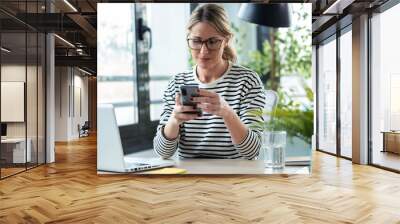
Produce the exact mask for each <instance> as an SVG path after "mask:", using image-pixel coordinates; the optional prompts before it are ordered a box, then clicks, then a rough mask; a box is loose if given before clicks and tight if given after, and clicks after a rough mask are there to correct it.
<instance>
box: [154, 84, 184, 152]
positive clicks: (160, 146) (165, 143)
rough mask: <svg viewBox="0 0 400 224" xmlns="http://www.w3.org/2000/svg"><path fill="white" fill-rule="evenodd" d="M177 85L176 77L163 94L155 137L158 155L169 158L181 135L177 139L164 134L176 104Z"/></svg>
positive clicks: (155, 149)
mask: <svg viewBox="0 0 400 224" xmlns="http://www.w3.org/2000/svg"><path fill="white" fill-rule="evenodd" d="M175 95H176V85H175V79H172V80H171V81H170V82H169V84H168V88H167V90H165V92H164V96H163V112H162V114H161V117H160V124H159V125H158V127H157V133H156V136H155V137H154V139H153V147H154V151H155V153H156V154H157V155H159V156H161V157H162V158H164V159H167V158H169V157H171V156H173V155H174V153H175V151H176V149H177V148H178V142H179V136H178V137H177V138H176V139H173V140H169V139H167V138H166V137H165V136H164V127H165V125H166V124H167V122H168V119H169V118H170V116H171V113H172V111H173V109H174V106H175Z"/></svg>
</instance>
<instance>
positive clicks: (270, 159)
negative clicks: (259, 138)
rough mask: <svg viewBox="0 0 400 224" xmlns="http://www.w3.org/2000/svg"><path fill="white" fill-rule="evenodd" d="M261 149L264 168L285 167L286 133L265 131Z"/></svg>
mask: <svg viewBox="0 0 400 224" xmlns="http://www.w3.org/2000/svg"><path fill="white" fill-rule="evenodd" d="M262 147H263V150H264V163H265V166H266V167H269V168H284V167H285V147H286V131H265V132H264V133H263V142H262Z"/></svg>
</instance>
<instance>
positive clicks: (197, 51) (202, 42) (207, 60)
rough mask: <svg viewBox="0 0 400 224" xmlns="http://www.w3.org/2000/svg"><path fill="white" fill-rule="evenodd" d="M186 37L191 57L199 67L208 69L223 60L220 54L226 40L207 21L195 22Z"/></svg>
mask: <svg viewBox="0 0 400 224" xmlns="http://www.w3.org/2000/svg"><path fill="white" fill-rule="evenodd" d="M188 39H189V40H188V43H189V48H190V51H191V53H192V58H193V59H194V60H195V61H196V64H197V65H198V66H200V67H201V68H203V69H210V68H213V67H215V66H216V65H218V64H219V63H222V62H223V60H222V54H223V52H224V47H225V46H226V45H227V40H226V38H224V37H223V36H222V35H221V34H220V33H218V32H217V30H215V29H214V27H213V26H211V25H210V24H208V23H207V22H198V23H197V24H195V25H194V26H193V27H192V29H191V31H190V34H189V36H188ZM206 41H207V44H206ZM206 45H207V46H206Z"/></svg>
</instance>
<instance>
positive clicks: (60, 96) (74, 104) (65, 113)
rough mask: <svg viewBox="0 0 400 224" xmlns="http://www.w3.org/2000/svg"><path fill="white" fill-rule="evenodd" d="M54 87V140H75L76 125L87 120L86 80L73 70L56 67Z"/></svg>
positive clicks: (77, 133)
mask: <svg viewBox="0 0 400 224" xmlns="http://www.w3.org/2000/svg"><path fill="white" fill-rule="evenodd" d="M55 85H56V91H55V120H56V121H55V123H56V128H55V129H56V131H55V140H56V141H70V140H73V139H77V138H79V132H78V124H79V125H81V126H82V125H83V124H84V122H85V121H87V120H88V78H87V77H84V76H83V73H81V72H80V71H79V70H77V69H75V68H72V67H56V84H55ZM79 101H80V102H79ZM80 107H81V108H80ZM80 109H81V110H82V111H81V112H80Z"/></svg>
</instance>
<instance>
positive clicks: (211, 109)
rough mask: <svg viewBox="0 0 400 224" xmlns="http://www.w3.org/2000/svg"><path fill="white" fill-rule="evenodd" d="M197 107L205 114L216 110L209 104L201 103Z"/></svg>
mask: <svg viewBox="0 0 400 224" xmlns="http://www.w3.org/2000/svg"><path fill="white" fill-rule="evenodd" d="M198 107H199V108H201V109H203V110H204V111H206V112H210V111H214V110H215V109H216V106H215V105H213V104H210V103H201V104H199V105H198Z"/></svg>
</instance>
